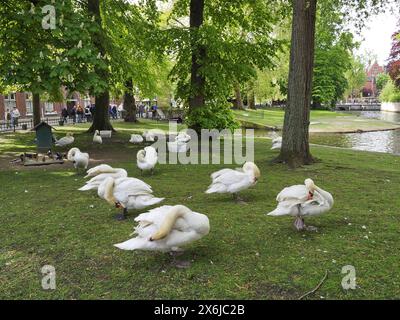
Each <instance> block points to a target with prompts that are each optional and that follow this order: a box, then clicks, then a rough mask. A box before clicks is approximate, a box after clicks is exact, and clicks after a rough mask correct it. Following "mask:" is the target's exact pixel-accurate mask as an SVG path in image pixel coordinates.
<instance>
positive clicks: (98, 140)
mask: <svg viewBox="0 0 400 320" xmlns="http://www.w3.org/2000/svg"><path fill="white" fill-rule="evenodd" d="M93 143H99V144H102V143H103V139H102V137H101V136H100V131H99V130H96V131H95V132H94V135H93Z"/></svg>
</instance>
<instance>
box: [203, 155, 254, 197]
mask: <svg viewBox="0 0 400 320" xmlns="http://www.w3.org/2000/svg"><path fill="white" fill-rule="evenodd" d="M260 176H261V173H260V170H259V169H258V167H257V165H256V164H255V163H253V162H246V163H245V164H244V165H243V167H242V168H238V169H236V170H232V169H222V170H219V171H217V172H214V173H213V174H212V175H211V179H212V183H211V185H210V186H209V187H208V189H207V191H206V193H232V194H233V197H234V199H236V200H240V199H239V197H238V195H237V193H238V192H239V191H241V190H245V189H247V188H249V187H251V186H254V185H255V184H256V183H257V181H258V179H259V178H260Z"/></svg>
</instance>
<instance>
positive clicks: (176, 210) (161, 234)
mask: <svg viewBox="0 0 400 320" xmlns="http://www.w3.org/2000/svg"><path fill="white" fill-rule="evenodd" d="M189 212H191V211H190V210H189V209H188V208H187V207H185V206H182V205H177V206H174V207H172V208H171V210H170V211H169V212H168V213H167V214H166V216H165V219H164V221H163V223H162V225H161V227H160V229H158V231H157V232H156V233H155V234H154V235H152V236H151V238H150V241H155V240H160V239H163V238H165V237H166V236H167V235H168V234H169V233H170V232H171V230H172V227H173V226H174V224H175V222H176V220H178V218H181V217H183V216H184V215H185V214H187V213H189Z"/></svg>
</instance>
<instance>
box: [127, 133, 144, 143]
mask: <svg viewBox="0 0 400 320" xmlns="http://www.w3.org/2000/svg"><path fill="white" fill-rule="evenodd" d="M129 142H130V143H135V144H136V143H142V142H143V137H142V136H141V135H140V134H132V135H131V139H130V140H129Z"/></svg>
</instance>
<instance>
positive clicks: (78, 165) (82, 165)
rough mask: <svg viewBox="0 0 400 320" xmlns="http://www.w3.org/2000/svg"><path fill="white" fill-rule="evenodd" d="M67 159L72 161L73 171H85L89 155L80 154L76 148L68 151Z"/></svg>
mask: <svg viewBox="0 0 400 320" xmlns="http://www.w3.org/2000/svg"><path fill="white" fill-rule="evenodd" d="M67 159H68V160H69V161H72V163H73V164H74V167H75V169H87V167H88V165H89V154H88V153H83V152H81V151H80V150H79V149H78V148H72V149H70V150H69V151H68V155H67Z"/></svg>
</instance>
